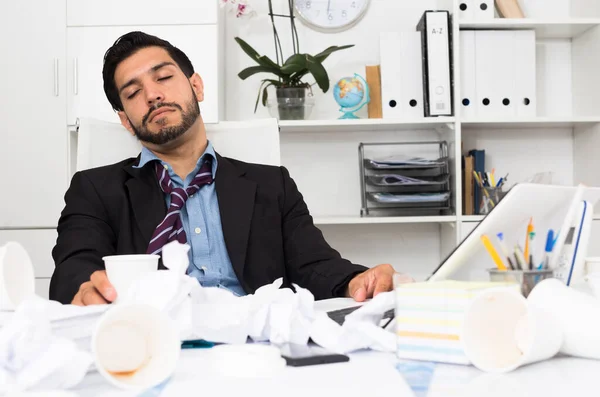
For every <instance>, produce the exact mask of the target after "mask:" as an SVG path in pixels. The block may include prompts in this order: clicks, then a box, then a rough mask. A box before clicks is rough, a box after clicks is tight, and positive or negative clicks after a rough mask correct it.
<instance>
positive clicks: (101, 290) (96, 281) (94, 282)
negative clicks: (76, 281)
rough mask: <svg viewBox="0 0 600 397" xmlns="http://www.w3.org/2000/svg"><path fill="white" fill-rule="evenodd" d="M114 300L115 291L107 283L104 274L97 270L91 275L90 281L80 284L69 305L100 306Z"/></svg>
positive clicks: (115, 296)
mask: <svg viewBox="0 0 600 397" xmlns="http://www.w3.org/2000/svg"><path fill="white" fill-rule="evenodd" d="M116 298H117V291H115V289H114V287H113V286H112V284H111V283H110V282H109V281H108V277H106V272H105V271H104V270H98V271H95V272H94V273H92V277H90V281H87V282H85V283H83V284H81V286H80V287H79V292H77V295H75V297H74V298H73V301H72V302H71V304H73V305H77V306H89V305H102V304H105V303H109V302H112V301H114V300H115V299H116Z"/></svg>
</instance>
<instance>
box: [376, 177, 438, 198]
mask: <svg viewBox="0 0 600 397" xmlns="http://www.w3.org/2000/svg"><path fill="white" fill-rule="evenodd" d="M397 177H400V178H404V177H406V176H405V175H393V174H378V175H369V176H367V177H366V179H367V186H366V191H367V192H368V193H375V192H387V193H442V192H448V191H450V176H449V175H441V176H438V177H433V178H431V177H424V178H410V177H409V178H408V179H404V180H403V181H401V183H396V182H395V181H396V180H397ZM411 179H418V180H419V182H413V181H411ZM390 181H392V182H394V183H392V184H390V183H389V182H390Z"/></svg>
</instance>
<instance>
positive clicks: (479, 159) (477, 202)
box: [469, 150, 485, 215]
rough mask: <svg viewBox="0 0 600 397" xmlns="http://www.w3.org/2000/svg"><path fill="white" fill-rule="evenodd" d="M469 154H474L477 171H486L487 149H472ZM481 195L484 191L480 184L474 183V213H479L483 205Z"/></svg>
mask: <svg viewBox="0 0 600 397" xmlns="http://www.w3.org/2000/svg"><path fill="white" fill-rule="evenodd" d="M469 156H473V164H474V167H473V168H474V169H475V172H482V173H483V172H485V150H471V151H470V152H469ZM481 195H482V191H481V188H480V187H479V185H478V184H474V189H473V204H474V206H475V208H474V211H473V212H474V213H475V215H479V208H480V207H481Z"/></svg>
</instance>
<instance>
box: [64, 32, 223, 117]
mask: <svg viewBox="0 0 600 397" xmlns="http://www.w3.org/2000/svg"><path fill="white" fill-rule="evenodd" d="M135 30H140V31H143V32H146V33H148V34H152V35H155V36H158V37H160V38H162V39H165V40H167V41H169V42H170V43H171V44H173V45H174V46H176V47H178V48H179V49H181V50H182V51H183V52H185V53H186V54H187V56H188V57H189V58H190V60H191V61H192V64H193V65H194V69H195V70H196V72H197V73H198V74H199V75H200V76H202V79H203V80H204V98H205V99H204V102H202V103H200V109H201V112H202V117H203V119H204V122H205V123H216V122H218V103H219V69H218V59H217V57H218V51H217V40H218V38H217V26H216V25H185V26H102V27H70V28H68V29H67V51H68V60H69V62H68V65H67V67H68V75H69V76H70V77H69V79H68V80H69V82H68V87H67V90H68V100H69V104H68V120H69V123H75V120H76V119H77V117H92V118H97V119H100V120H104V121H111V122H119V118H118V116H117V115H116V114H115V112H114V111H113V110H112V108H111V106H110V104H109V103H108V100H107V99H106V95H105V94H104V86H103V81H102V65H103V61H104V54H105V52H106V50H108V48H109V47H110V46H112V45H113V43H114V42H115V40H116V39H117V38H119V37H120V36H121V35H123V34H125V33H127V32H131V31H135Z"/></svg>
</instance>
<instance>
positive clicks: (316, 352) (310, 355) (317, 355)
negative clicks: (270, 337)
mask: <svg viewBox="0 0 600 397" xmlns="http://www.w3.org/2000/svg"><path fill="white" fill-rule="evenodd" d="M278 347H279V350H280V352H281V357H283V358H284V359H285V361H286V363H287V365H289V366H292V367H302V366H305V365H319V364H331V363H343V362H346V361H350V357H348V356H346V355H344V354H337V353H333V352H330V351H328V350H326V349H324V348H322V347H320V346H317V345H297V344H293V343H286V344H282V345H278Z"/></svg>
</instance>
